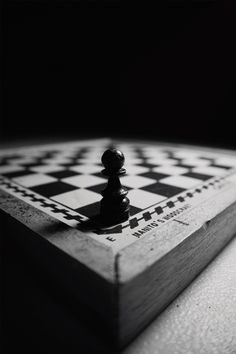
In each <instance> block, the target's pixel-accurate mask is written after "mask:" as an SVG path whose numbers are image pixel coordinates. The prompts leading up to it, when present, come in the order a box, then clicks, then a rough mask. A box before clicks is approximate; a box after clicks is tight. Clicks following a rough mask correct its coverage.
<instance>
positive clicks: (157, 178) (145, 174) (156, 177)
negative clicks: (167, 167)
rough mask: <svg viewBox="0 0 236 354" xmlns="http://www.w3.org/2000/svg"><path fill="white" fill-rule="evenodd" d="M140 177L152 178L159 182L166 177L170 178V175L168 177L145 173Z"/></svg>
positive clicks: (160, 174) (156, 173) (161, 174)
mask: <svg viewBox="0 0 236 354" xmlns="http://www.w3.org/2000/svg"><path fill="white" fill-rule="evenodd" d="M139 176H142V177H147V178H152V179H155V180H156V181H159V180H160V179H162V178H165V177H169V175H167V174H164V173H158V172H145V173H141V174H140V175H139Z"/></svg>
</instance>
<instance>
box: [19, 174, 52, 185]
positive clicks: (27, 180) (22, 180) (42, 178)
mask: <svg viewBox="0 0 236 354" xmlns="http://www.w3.org/2000/svg"><path fill="white" fill-rule="evenodd" d="M13 180H14V182H16V183H19V184H20V185H22V186H24V187H35V186H40V185H42V184H47V183H51V182H54V181H57V179H56V178H54V177H51V176H47V175H41V174H39V173H35V174H31V175H25V176H21V177H16V178H13Z"/></svg>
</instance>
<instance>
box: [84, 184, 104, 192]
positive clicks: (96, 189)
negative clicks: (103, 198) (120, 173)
mask: <svg viewBox="0 0 236 354" xmlns="http://www.w3.org/2000/svg"><path fill="white" fill-rule="evenodd" d="M106 186H107V183H101V184H96V185H95V186H91V187H87V188H86V189H89V190H90V191H92V192H96V193H99V194H100V193H101V192H102V191H103V190H104V189H105V188H106Z"/></svg>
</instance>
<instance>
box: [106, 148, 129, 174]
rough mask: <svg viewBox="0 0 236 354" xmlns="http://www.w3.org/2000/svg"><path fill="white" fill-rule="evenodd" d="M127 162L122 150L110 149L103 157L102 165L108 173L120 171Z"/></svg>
mask: <svg viewBox="0 0 236 354" xmlns="http://www.w3.org/2000/svg"><path fill="white" fill-rule="evenodd" d="M124 162H125V157H124V155H123V153H122V152H121V151H120V150H117V149H108V150H106V151H105V152H104V154H103V155H102V164H103V165H104V167H105V169H106V170H108V171H114V172H116V171H118V170H120V169H121V168H122V167H123V165H124Z"/></svg>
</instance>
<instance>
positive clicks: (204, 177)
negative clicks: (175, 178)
mask: <svg viewBox="0 0 236 354" xmlns="http://www.w3.org/2000/svg"><path fill="white" fill-rule="evenodd" d="M183 176H186V177H192V178H196V179H200V180H201V181H207V180H208V179H210V178H212V177H213V176H209V175H204V174H202V173H196V172H188V173H185V174H183Z"/></svg>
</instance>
